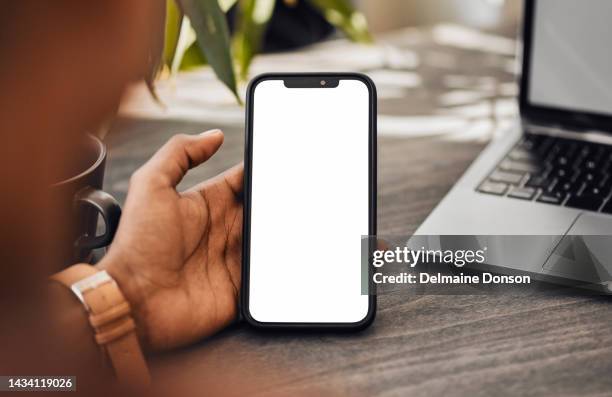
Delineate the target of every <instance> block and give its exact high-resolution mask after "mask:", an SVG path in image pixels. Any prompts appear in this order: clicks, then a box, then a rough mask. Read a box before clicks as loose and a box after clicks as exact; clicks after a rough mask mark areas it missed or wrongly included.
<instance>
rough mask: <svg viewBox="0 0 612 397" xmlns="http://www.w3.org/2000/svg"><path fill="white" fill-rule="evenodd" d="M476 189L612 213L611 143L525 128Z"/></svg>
mask: <svg viewBox="0 0 612 397" xmlns="http://www.w3.org/2000/svg"><path fill="white" fill-rule="evenodd" d="M477 190H478V191H479V192H481V193H486V194H493V195H498V196H505V197H509V198H513V199H518V200H529V201H536V202H539V203H545V204H550V205H559V206H566V207H572V208H578V209H582V210H587V211H596V212H604V213H608V214H612V199H610V196H611V195H612V146H610V145H603V144H599V143H591V142H584V141H578V140H573V139H567V138H559V137H552V136H547V135H541V134H533V133H525V134H524V136H523V138H522V140H521V141H520V142H519V143H518V144H517V145H516V146H515V147H514V148H512V150H510V152H509V153H508V154H507V155H506V157H505V158H504V159H502V161H501V162H500V163H499V164H498V165H497V167H496V168H495V170H493V172H492V173H491V174H489V176H488V177H487V178H486V179H485V180H484V181H483V182H482V183H481V184H480V186H479V187H478V189H477Z"/></svg>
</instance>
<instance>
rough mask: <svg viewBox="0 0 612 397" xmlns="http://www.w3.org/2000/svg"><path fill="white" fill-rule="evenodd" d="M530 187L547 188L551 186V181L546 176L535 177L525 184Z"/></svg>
mask: <svg viewBox="0 0 612 397" xmlns="http://www.w3.org/2000/svg"><path fill="white" fill-rule="evenodd" d="M525 185H526V186H528V187H535V188H542V189H544V188H547V187H548V185H550V179H548V178H547V177H546V176H544V175H533V176H532V177H530V178H529V180H528V181H527V183H526V184H525Z"/></svg>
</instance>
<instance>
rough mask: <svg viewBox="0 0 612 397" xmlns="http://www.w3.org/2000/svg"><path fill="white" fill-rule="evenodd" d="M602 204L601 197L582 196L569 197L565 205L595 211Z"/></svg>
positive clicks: (602, 199) (602, 198)
mask: <svg viewBox="0 0 612 397" xmlns="http://www.w3.org/2000/svg"><path fill="white" fill-rule="evenodd" d="M603 202H604V197H602V196H601V195H593V194H582V195H575V196H571V197H570V198H569V200H567V203H565V205H566V206H567V207H572V208H578V209H581V210H587V211H597V210H599V208H600V207H601V205H602V204H603Z"/></svg>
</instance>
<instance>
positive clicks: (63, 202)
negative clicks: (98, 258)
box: [52, 135, 121, 267]
mask: <svg viewBox="0 0 612 397" xmlns="http://www.w3.org/2000/svg"><path fill="white" fill-rule="evenodd" d="M80 146H81V147H80V150H79V153H78V154H76V157H77V160H78V161H76V164H77V166H76V167H77V168H78V169H75V170H74V172H73V173H74V176H72V177H70V178H68V179H65V180H63V181H61V182H58V183H56V184H55V185H53V186H52V189H53V192H54V194H57V195H58V197H59V202H60V206H59V207H60V208H59V211H60V216H61V218H60V219H62V228H61V232H58V234H57V241H56V242H55V244H57V246H56V248H57V249H59V251H60V255H61V263H62V265H63V266H64V267H66V266H69V265H72V264H74V263H79V262H91V261H92V253H93V250H94V249H96V248H102V247H105V246H107V245H109V244H110V243H111V242H112V240H113V237H114V236H115V232H116V231H117V227H118V226H119V218H120V217H121V206H120V205H119V203H118V202H117V200H115V198H114V197H113V196H111V195H110V194H108V193H106V192H104V191H103V190H102V185H103V183H104V168H105V165H106V147H105V145H104V143H102V141H101V140H100V139H98V138H96V137H94V136H93V135H87V136H85V137H84V139H83V141H82V143H81V145H80ZM99 216H100V217H101V218H102V220H103V222H104V233H102V234H100V235H97V234H96V233H97V229H98V227H97V226H98V217H99Z"/></svg>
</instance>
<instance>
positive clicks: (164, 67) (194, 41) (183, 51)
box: [146, 0, 372, 102]
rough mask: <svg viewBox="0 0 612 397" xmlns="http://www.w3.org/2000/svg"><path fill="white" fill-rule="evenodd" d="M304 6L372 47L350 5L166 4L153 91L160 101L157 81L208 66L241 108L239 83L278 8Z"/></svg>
mask: <svg viewBox="0 0 612 397" xmlns="http://www.w3.org/2000/svg"><path fill="white" fill-rule="evenodd" d="M299 2H305V3H306V6H308V7H311V8H314V9H315V10H318V11H319V12H320V14H321V15H322V16H323V18H324V19H325V20H326V21H327V22H328V23H329V24H331V25H332V26H335V27H336V28H338V29H340V30H341V31H342V32H344V34H345V35H346V36H347V37H348V38H349V39H351V40H353V41H356V42H366V43H367V42H371V40H372V39H371V36H370V34H369V32H368V28H367V23H366V20H365V17H364V16H363V14H361V13H360V12H358V11H356V10H355V9H354V8H353V6H352V5H351V3H350V1H349V0H166V24H165V32H164V33H165V37H164V38H163V40H160V46H159V47H158V48H157V50H156V51H157V53H156V54H151V69H150V70H151V72H150V74H149V75H148V76H147V78H146V82H147V85H148V87H149V90H150V91H151V93H152V94H153V96H154V97H155V98H157V96H156V94H155V89H154V81H155V80H156V79H157V78H159V77H160V76H171V75H174V74H176V73H177V72H178V71H179V70H184V69H189V68H193V67H196V66H201V65H205V64H207V65H209V66H210V67H211V68H212V70H213V71H214V73H215V75H216V76H217V78H218V79H219V80H220V81H221V82H223V84H225V86H227V88H228V89H229V90H230V91H231V92H232V93H233V94H234V96H235V97H236V99H237V101H238V102H241V99H240V96H239V95H238V90H237V84H238V81H244V80H246V79H247V77H248V71H249V66H250V64H251V61H252V60H253V57H254V56H256V55H257V54H258V53H259V52H260V51H261V49H262V41H263V39H264V36H265V32H266V29H267V28H268V26H269V24H270V22H271V19H272V17H273V14H274V11H275V7H276V8H278V7H289V8H290V7H296V6H298V5H299ZM228 20H229V22H228ZM230 26H231V27H233V29H230ZM161 42H163V45H161Z"/></svg>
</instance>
